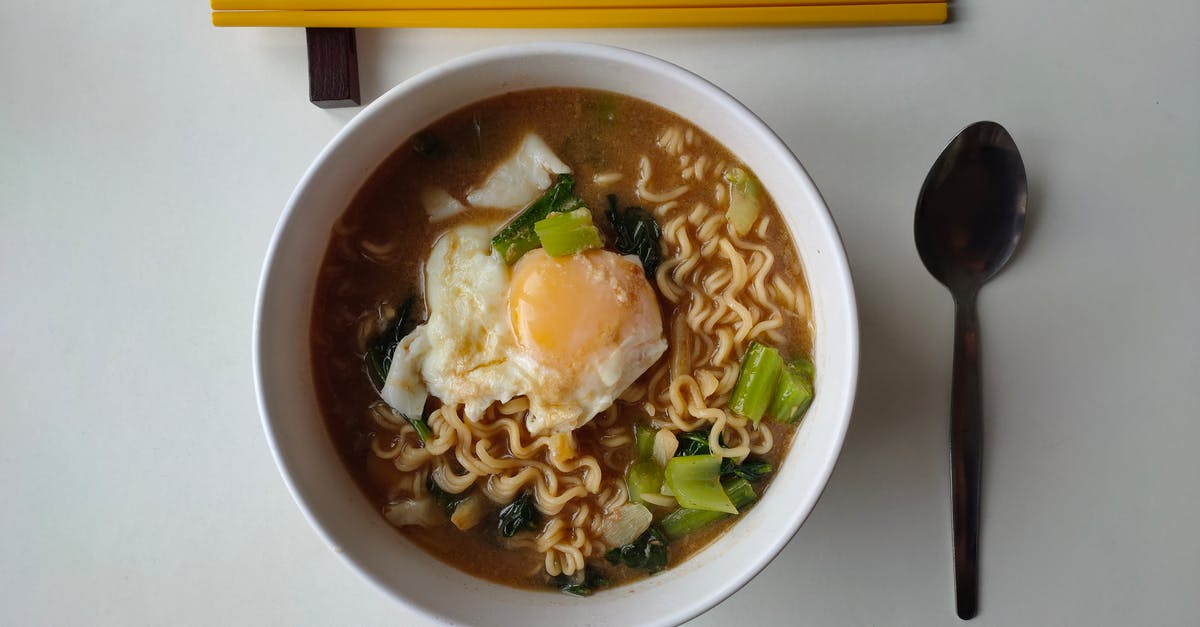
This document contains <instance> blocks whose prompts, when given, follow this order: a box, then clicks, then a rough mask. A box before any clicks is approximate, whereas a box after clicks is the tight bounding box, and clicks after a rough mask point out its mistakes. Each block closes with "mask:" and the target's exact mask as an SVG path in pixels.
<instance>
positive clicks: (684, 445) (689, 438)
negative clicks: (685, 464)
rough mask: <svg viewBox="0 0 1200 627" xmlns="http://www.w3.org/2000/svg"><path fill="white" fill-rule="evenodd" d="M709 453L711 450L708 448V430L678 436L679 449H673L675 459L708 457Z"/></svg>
mask: <svg viewBox="0 0 1200 627" xmlns="http://www.w3.org/2000/svg"><path fill="white" fill-rule="evenodd" d="M710 453H712V450H710V449H709V448H708V429H702V430H699V431H689V432H687V433H681V434H679V448H676V449H675V457H688V456H691V455H708V454H710Z"/></svg>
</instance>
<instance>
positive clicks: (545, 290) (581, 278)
mask: <svg viewBox="0 0 1200 627" xmlns="http://www.w3.org/2000/svg"><path fill="white" fill-rule="evenodd" d="M509 289H510V291H509V303H508V305H509V319H510V321H511V322H512V328H513V333H514V334H515V335H516V339H517V343H518V344H519V345H520V346H521V347H522V348H524V349H525V350H526V351H527V352H529V353H530V354H532V355H533V356H534V357H535V358H536V359H537V360H538V361H540V362H542V363H545V364H547V365H554V366H555V367H557V368H558V369H559V370H560V371H567V370H576V369H577V368H576V367H577V366H578V365H582V364H586V363H596V361H597V360H599V359H602V358H604V357H606V356H607V355H608V354H610V353H611V352H612V351H614V350H616V349H617V348H618V347H619V346H621V345H622V344H623V343H624V342H625V341H626V340H628V339H632V340H634V341H648V340H651V339H653V338H657V337H660V336H661V335H662V313H661V312H660V311H659V307H658V301H657V299H656V298H655V295H654V290H653V289H652V288H651V287H650V283H649V282H647V281H646V276H645V274H644V273H643V271H642V266H641V264H639V263H637V262H636V261H633V260H631V259H627V258H625V257H622V256H621V255H618V254H616V253H613V252H610V251H607V250H599V249H595V250H589V251H586V252H583V253H578V254H574V255H569V256H566V257H551V256H549V255H547V254H546V252H545V251H544V250H542V249H536V250H533V251H530V252H528V253H526V254H525V255H524V256H523V257H521V260H520V261H518V262H517V265H516V266H515V267H514V268H513V277H512V285H511V287H510V288H509Z"/></svg>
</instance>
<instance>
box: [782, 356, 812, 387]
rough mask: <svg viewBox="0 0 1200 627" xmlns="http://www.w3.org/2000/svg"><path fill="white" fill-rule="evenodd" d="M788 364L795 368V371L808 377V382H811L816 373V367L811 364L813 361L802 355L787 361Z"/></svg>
mask: <svg viewBox="0 0 1200 627" xmlns="http://www.w3.org/2000/svg"><path fill="white" fill-rule="evenodd" d="M788 364H789V365H791V367H792V368H794V369H796V371H797V372H799V373H800V374H802V375H804V377H805V378H806V379H808V381H809V382H810V383H811V382H812V380H813V377H814V376H816V374H817V367H816V366H814V365H813V362H811V361H809V360H807V359H805V358H803V357H797V358H795V359H793V360H792V361H790V362H788Z"/></svg>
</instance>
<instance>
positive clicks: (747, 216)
mask: <svg viewBox="0 0 1200 627" xmlns="http://www.w3.org/2000/svg"><path fill="white" fill-rule="evenodd" d="M725 180H726V181H727V182H728V183H729V209H727V210H726V211H725V219H726V220H728V221H729V224H730V225H732V226H733V230H734V231H737V234H738V235H745V234H746V233H749V232H750V229H751V227H753V226H754V222H755V220H758V214H759V213H760V212H761V211H762V200H761V199H760V198H759V196H760V192H761V191H762V190H761V187H760V186H759V183H758V181H757V180H755V178H754V176H753V175H752V174H750V173H749V172H747V171H746V170H744V169H742V168H729V169H728V170H726V171H725Z"/></svg>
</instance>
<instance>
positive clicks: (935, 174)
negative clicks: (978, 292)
mask: <svg viewBox="0 0 1200 627" xmlns="http://www.w3.org/2000/svg"><path fill="white" fill-rule="evenodd" d="M1026 194H1027V189H1026V182H1025V166H1024V164H1023V163H1022V161H1021V154H1020V153H1019V152H1018V151H1017V144H1016V142H1014V141H1013V138H1012V136H1011V135H1009V134H1008V131H1006V130H1005V129H1004V127H1003V126H1000V125H999V124H996V123H995V122H976V123H974V124H972V125H970V126H968V127H967V128H965V129H963V131H962V132H961V133H959V134H958V136H957V137H955V138H954V140H953V141H951V142H950V144H949V145H948V146H946V149H945V150H943V151H942V154H941V156H939V157H938V159H937V161H936V162H934V164H933V167H932V168H930V170H929V175H928V176H927V177H926V178H925V184H924V185H923V186H922V187H921V195H920V198H919V200H918V201H917V216H916V228H915V229H914V230H915V235H916V240H917V252H918V253H920V255H921V261H922V262H923V263H924V264H925V267H926V268H927V269H928V270H929V272H930V274H932V275H933V276H934V278H936V279H937V280H938V281H940V282H941V283H942V284H944V285H945V286H946V287H949V288H950V289H951V290H956V289H970V288H972V287H974V288H975V289H978V287H979V286H980V285H982V284H983V283H984V282H986V281H987V280H988V279H990V278H991V277H992V276H994V275H995V274H996V273H997V272H999V271H1000V268H1002V267H1004V265H1005V264H1006V263H1008V260H1009V258H1011V257H1012V254H1013V251H1015V250H1016V248H1017V242H1018V241H1020V239H1021V233H1022V231H1023V230H1024V227H1025V197H1026Z"/></svg>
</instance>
